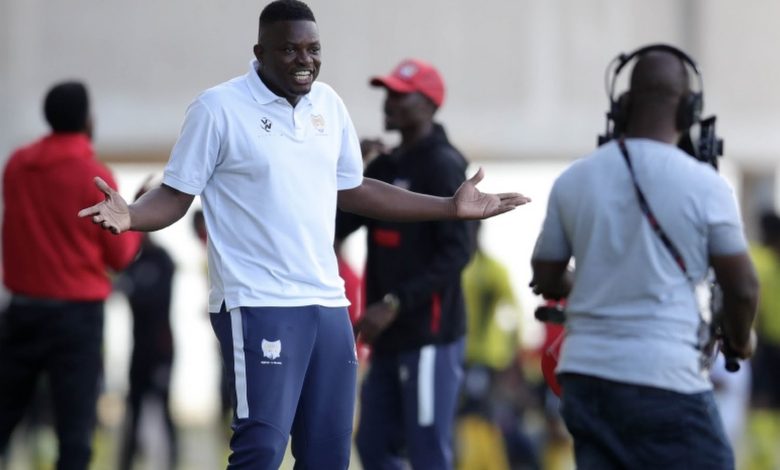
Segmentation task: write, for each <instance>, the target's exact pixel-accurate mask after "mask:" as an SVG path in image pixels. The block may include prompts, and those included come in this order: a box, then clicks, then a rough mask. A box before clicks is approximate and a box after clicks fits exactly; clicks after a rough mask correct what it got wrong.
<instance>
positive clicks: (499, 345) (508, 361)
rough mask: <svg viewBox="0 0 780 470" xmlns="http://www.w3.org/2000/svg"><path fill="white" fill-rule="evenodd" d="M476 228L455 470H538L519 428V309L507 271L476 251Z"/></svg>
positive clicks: (525, 400)
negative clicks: (520, 469)
mask: <svg viewBox="0 0 780 470" xmlns="http://www.w3.org/2000/svg"><path fill="white" fill-rule="evenodd" d="M481 227H482V224H481V223H479V222H478V223H476V231H475V235H474V236H475V238H476V240H475V243H476V251H475V253H474V256H473V257H472V259H471V261H470V262H469V264H468V265H467V266H466V268H465V269H464V270H463V276H462V278H463V279H462V283H463V295H464V298H465V301H466V318H467V328H466V351H465V365H466V367H465V378H464V380H463V390H462V392H461V399H460V407H459V411H458V424H457V429H458V432H457V437H458V439H457V444H458V445H457V452H456V453H457V457H458V459H457V460H458V468H459V469H460V470H469V469H481V468H486V469H487V468H490V469H495V470H499V469H501V468H507V469H509V468H526V469H532V468H539V465H538V463H537V458H536V455H535V454H536V450H535V449H534V445H533V443H532V442H531V440H530V439H529V437H528V436H527V435H526V434H525V433H524V432H523V426H522V423H523V411H524V409H525V407H526V406H528V405H529V404H530V399H531V393H530V390H529V389H528V388H527V387H526V384H525V381H524V377H523V369H522V364H521V362H520V349H521V347H520V341H519V340H520V318H521V312H520V306H519V304H518V302H517V299H516V297H515V293H514V291H513V289H512V285H511V283H510V278H509V271H508V269H507V268H506V266H504V264H503V263H502V262H501V261H500V260H499V259H497V258H495V257H493V256H491V255H490V254H489V253H487V252H486V251H485V250H484V248H483V246H482V242H481V234H482V230H481Z"/></svg>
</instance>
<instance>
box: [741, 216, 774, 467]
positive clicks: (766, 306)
mask: <svg viewBox="0 0 780 470" xmlns="http://www.w3.org/2000/svg"><path fill="white" fill-rule="evenodd" d="M760 228H761V241H760V243H759V244H755V245H753V246H752V247H751V250H750V255H751V257H752V258H753V262H754V263H755V265H756V272H757V273H758V281H759V283H760V285H761V296H760V298H759V300H758V317H757V319H756V333H757V335H758V346H757V348H756V354H755V356H754V357H753V360H752V367H753V382H752V387H751V398H750V403H751V411H750V417H749V428H750V433H749V442H748V444H749V447H748V449H747V452H748V454H749V455H748V458H749V461H748V467H747V468H749V469H751V470H764V469H776V468H780V445H778V443H779V442H780V374H778V372H777V371H778V366H780V217H778V215H777V214H776V213H775V212H774V211H766V212H764V213H762V214H761V216H760Z"/></svg>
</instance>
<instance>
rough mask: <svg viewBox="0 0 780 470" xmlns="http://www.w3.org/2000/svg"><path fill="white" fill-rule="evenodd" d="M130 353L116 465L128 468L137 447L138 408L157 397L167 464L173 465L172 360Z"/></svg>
mask: <svg viewBox="0 0 780 470" xmlns="http://www.w3.org/2000/svg"><path fill="white" fill-rule="evenodd" d="M138 356H142V355H136V357H133V360H132V362H131V365H130V392H129V393H128V396H127V418H126V419H127V423H126V429H125V434H124V436H123V438H122V444H121V448H120V451H119V469H120V470H130V469H131V468H132V467H133V460H134V458H135V455H136V453H137V450H138V437H139V435H138V430H139V425H140V421H141V410H142V409H143V404H144V402H145V401H146V400H156V401H157V402H158V403H159V405H160V410H161V412H162V420H163V424H164V425H165V437H166V438H167V450H168V455H167V457H168V468H170V469H174V468H176V462H177V455H178V452H177V436H176V426H175V425H174V423H173V419H172V418H171V410H170V404H169V394H170V383H171V366H172V361H147V360H144V359H139V358H138Z"/></svg>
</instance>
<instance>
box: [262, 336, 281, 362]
mask: <svg viewBox="0 0 780 470" xmlns="http://www.w3.org/2000/svg"><path fill="white" fill-rule="evenodd" d="M260 348H261V349H262V350H263V357H264V358H266V359H269V360H268V361H260V364H281V363H282V361H276V360H275V359H278V358H279V356H281V354H282V341H281V340H279V339H277V340H276V341H268V340H267V339H265V338H263V341H262V342H261V343H260Z"/></svg>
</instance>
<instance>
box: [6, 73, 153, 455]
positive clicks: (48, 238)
mask: <svg viewBox="0 0 780 470" xmlns="http://www.w3.org/2000/svg"><path fill="white" fill-rule="evenodd" d="M44 114H45V116H46V121H47V122H48V123H49V126H50V127H51V133H50V134H48V135H46V136H44V137H43V138H41V139H39V140H37V141H35V142H33V143H31V144H29V145H26V146H24V147H22V148H20V149H18V150H17V151H15V152H14V153H13V154H12V155H11V157H10V159H9V160H8V163H7V165H6V167H5V172H4V174H3V202H4V204H5V212H4V215H3V229H2V247H3V273H4V278H3V281H4V283H5V286H6V287H7V289H8V290H9V291H10V292H11V296H12V297H11V302H10V305H9V307H8V309H7V310H6V311H5V312H4V313H3V314H2V317H0V452H4V451H6V450H7V446H8V442H9V439H10V436H11V433H12V431H13V429H14V427H15V426H16V424H17V423H18V422H19V420H20V419H21V417H22V415H23V414H24V412H25V410H26V408H27V405H28V403H29V402H30V399H31V398H32V397H33V395H34V393H33V392H34V390H35V387H36V383H37V381H38V380H39V378H41V377H42V376H46V378H47V379H48V384H49V387H50V396H51V399H52V401H53V412H54V422H55V427H56V432H57V438H58V458H57V468H58V469H86V468H87V467H88V464H89V461H90V457H91V452H92V434H93V430H94V426H95V422H96V402H97V398H98V392H99V386H100V378H101V373H102V367H103V366H102V355H101V352H102V350H101V348H102V342H103V307H104V306H103V304H104V301H105V299H106V298H107V297H108V295H109V294H110V292H111V279H110V278H109V272H110V271H114V272H115V271H119V270H121V269H123V268H125V267H126V266H127V265H128V264H129V263H130V262H131V261H132V260H133V258H134V257H135V255H136V252H137V251H138V246H139V243H140V239H141V236H140V234H137V233H132V234H124V235H119V236H117V235H114V234H111V233H109V232H106V231H103V230H100V227H96V226H95V225H93V224H91V223H89V221H86V220H82V219H79V218H77V217H76V216H75V215H76V213H77V212H78V211H79V209H80V208H82V207H84V206H85V205H90V204H95V203H96V202H98V201H100V200H102V199H103V198H104V195H103V193H102V192H101V191H100V190H99V189H97V188H95V187H94V184H93V183H92V180H93V178H94V177H95V175H98V176H100V177H101V178H102V179H103V180H104V181H105V182H106V184H107V186H108V187H110V188H112V189H115V188H116V183H115V182H114V178H113V176H112V174H111V172H110V171H109V170H108V168H106V167H105V166H104V165H103V164H101V163H100V162H99V161H98V160H97V159H96V158H95V154H94V151H93V149H92V142H91V141H92V117H91V114H90V106H89V98H88V93H87V88H86V87H85V86H84V84H83V83H80V82H75V81H70V82H62V83H58V84H56V85H54V86H53V87H52V88H51V89H50V90H49V91H48V93H47V94H46V98H45V100H44Z"/></svg>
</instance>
